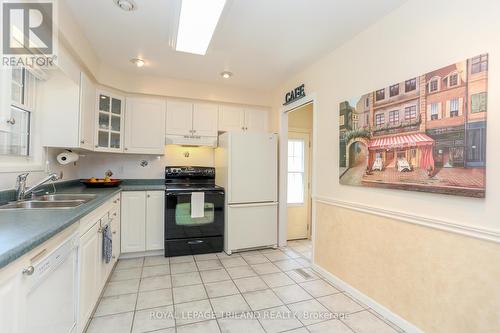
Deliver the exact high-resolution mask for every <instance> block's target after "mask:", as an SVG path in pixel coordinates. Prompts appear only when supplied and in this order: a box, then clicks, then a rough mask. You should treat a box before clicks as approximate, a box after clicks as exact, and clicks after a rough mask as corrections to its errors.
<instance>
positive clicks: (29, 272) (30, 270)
mask: <svg viewBox="0 0 500 333" xmlns="http://www.w3.org/2000/svg"><path fill="white" fill-rule="evenodd" d="M34 272H35V267H33V266H28V267H26V268H25V269H23V274H24V275H32V274H33V273H34Z"/></svg>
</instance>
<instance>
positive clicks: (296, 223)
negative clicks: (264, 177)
mask: <svg viewBox="0 0 500 333" xmlns="http://www.w3.org/2000/svg"><path fill="white" fill-rule="evenodd" d="M309 146H310V135H309V134H308V133H300V132H288V171H287V239H288V240H292V239H302V238H308V237H309V230H310V225H311V211H310V209H311V196H310V173H309V164H310V153H309V151H310V149H309Z"/></svg>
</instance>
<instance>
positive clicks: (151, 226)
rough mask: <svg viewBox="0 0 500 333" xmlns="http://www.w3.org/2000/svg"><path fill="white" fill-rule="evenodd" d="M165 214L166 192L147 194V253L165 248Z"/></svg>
mask: <svg viewBox="0 0 500 333" xmlns="http://www.w3.org/2000/svg"><path fill="white" fill-rule="evenodd" d="M164 212H165V192H163V191H148V192H147V193H146V251H151V250H162V249H163V248H164V243H165V237H164V234H163V230H164V229H165V227H164V224H165V221H164Z"/></svg>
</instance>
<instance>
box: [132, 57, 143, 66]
mask: <svg viewBox="0 0 500 333" xmlns="http://www.w3.org/2000/svg"><path fill="white" fill-rule="evenodd" d="M130 62H131V63H133V64H134V65H136V66H137V67H142V66H144V64H145V62H144V60H142V59H139V58H133V59H130Z"/></svg>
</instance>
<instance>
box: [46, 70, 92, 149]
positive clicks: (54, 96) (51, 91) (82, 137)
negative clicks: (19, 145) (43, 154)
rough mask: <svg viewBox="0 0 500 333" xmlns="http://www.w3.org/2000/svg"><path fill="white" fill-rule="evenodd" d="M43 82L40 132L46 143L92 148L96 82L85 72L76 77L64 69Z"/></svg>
mask: <svg viewBox="0 0 500 333" xmlns="http://www.w3.org/2000/svg"><path fill="white" fill-rule="evenodd" d="M48 72H49V73H48V75H47V79H46V80H45V81H42V82H41V83H40V84H39V87H40V88H39V89H40V91H39V93H38V96H39V101H38V103H39V105H38V108H39V110H40V132H41V138H42V145H43V146H45V147H62V148H83V149H88V150H92V149H93V142H94V110H95V86H94V84H93V82H92V81H91V80H90V79H89V78H88V77H87V76H86V75H85V74H84V73H80V78H79V81H74V80H73V79H72V78H71V77H69V76H68V75H66V73H64V72H63V71H61V70H60V69H57V70H53V71H48Z"/></svg>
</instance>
